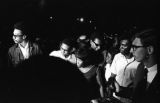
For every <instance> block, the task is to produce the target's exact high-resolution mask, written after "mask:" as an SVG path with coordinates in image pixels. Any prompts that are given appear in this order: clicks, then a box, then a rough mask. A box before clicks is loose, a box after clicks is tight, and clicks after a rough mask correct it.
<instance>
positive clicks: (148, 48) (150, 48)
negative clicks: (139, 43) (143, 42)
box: [147, 46, 154, 54]
mask: <svg viewBox="0 0 160 103" xmlns="http://www.w3.org/2000/svg"><path fill="white" fill-rule="evenodd" d="M147 51H148V54H153V52H154V47H153V46H148V47H147Z"/></svg>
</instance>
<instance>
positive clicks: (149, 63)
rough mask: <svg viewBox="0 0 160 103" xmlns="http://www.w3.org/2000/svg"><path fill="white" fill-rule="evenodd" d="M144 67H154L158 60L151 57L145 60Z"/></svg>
mask: <svg viewBox="0 0 160 103" xmlns="http://www.w3.org/2000/svg"><path fill="white" fill-rule="evenodd" d="M143 63H144V65H145V66H146V67H147V68H150V67H152V66H153V65H155V64H156V63H157V62H156V60H155V59H154V57H153V56H150V57H149V58H148V59H147V60H145V61H144V62H143Z"/></svg>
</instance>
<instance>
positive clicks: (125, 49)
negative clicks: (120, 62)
mask: <svg viewBox="0 0 160 103" xmlns="http://www.w3.org/2000/svg"><path fill="white" fill-rule="evenodd" d="M128 49H129V41H128V40H122V41H121V45H120V52H121V53H122V54H125V53H127V52H128Z"/></svg>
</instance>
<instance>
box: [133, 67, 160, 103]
mask: <svg viewBox="0 0 160 103" xmlns="http://www.w3.org/2000/svg"><path fill="white" fill-rule="evenodd" d="M138 72H139V75H143V74H144V73H143V71H141V70H140V69H139V70H138V69H137V74H138ZM137 77H138V75H137ZM139 77H140V76H139ZM144 83H145V82H144V80H143V79H141V78H139V82H137V84H136V88H135V91H134V95H133V100H134V102H135V103H160V97H159V95H160V72H159V70H158V72H157V74H156V76H155V78H154V79H153V81H152V83H151V84H150V85H149V87H148V88H147V89H145V86H144Z"/></svg>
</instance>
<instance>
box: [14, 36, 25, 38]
mask: <svg viewBox="0 0 160 103" xmlns="http://www.w3.org/2000/svg"><path fill="white" fill-rule="evenodd" d="M22 36H23V35H13V37H14V38H17V37H22Z"/></svg>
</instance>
